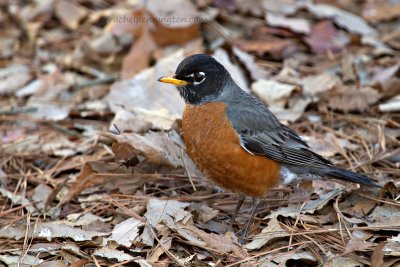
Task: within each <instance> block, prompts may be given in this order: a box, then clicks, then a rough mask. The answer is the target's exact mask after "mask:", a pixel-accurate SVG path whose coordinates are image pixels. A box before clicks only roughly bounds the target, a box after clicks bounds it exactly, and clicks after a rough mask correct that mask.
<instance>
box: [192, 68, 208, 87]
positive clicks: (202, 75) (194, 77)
mask: <svg viewBox="0 0 400 267" xmlns="http://www.w3.org/2000/svg"><path fill="white" fill-rule="evenodd" d="M192 75H193V80H194V82H193V84H194V85H198V84H201V83H202V82H204V80H205V79H206V74H205V73H204V72H202V71H200V72H198V73H196V74H194V73H193V74H192ZM196 76H200V77H203V79H201V81H196V78H200V77H196Z"/></svg>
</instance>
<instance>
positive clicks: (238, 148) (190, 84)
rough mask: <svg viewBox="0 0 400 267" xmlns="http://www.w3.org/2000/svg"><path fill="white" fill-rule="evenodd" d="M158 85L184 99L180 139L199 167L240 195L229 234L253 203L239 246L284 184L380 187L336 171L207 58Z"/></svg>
mask: <svg viewBox="0 0 400 267" xmlns="http://www.w3.org/2000/svg"><path fill="white" fill-rule="evenodd" d="M158 81H159V82H163V83H169V84H173V85H175V86H176V88H177V89H178V92H179V94H180V96H181V97H182V98H183V99H184V102H185V107H184V111H183V115H182V136H183V140H184V143H185V145H186V149H187V152H188V154H189V156H190V157H191V159H192V160H193V162H194V163H195V165H196V166H197V167H198V169H199V170H200V171H201V172H203V173H204V174H205V175H206V176H207V177H208V178H209V179H210V180H211V181H212V182H214V183H215V184H216V185H218V186H220V187H222V188H224V189H227V190H229V191H232V192H234V193H237V194H238V195H239V201H238V203H237V206H236V208H235V211H234V213H233V216H232V218H231V221H230V223H229V226H228V230H227V231H230V230H231V228H232V225H233V223H234V221H235V218H236V216H237V214H238V212H239V210H240V207H241V205H242V204H243V201H244V199H245V197H246V196H249V197H252V208H251V212H250V218H249V220H248V221H247V224H246V226H245V229H244V233H243V235H242V238H241V241H240V242H241V243H243V242H244V240H245V238H246V236H247V233H248V230H249V226H250V224H251V222H252V219H253V217H254V215H255V212H256V209H257V206H258V205H259V204H260V202H261V198H262V197H263V196H264V195H265V194H266V193H267V192H268V190H270V189H271V188H272V187H274V186H276V185H278V184H280V183H282V184H289V183H293V182H296V181H300V180H304V179H323V178H325V177H328V178H334V179H341V180H347V181H350V182H354V183H359V184H363V185H367V186H378V187H379V185H378V184H377V183H376V182H375V181H373V180H372V179H370V178H369V177H367V176H365V175H362V174H358V173H355V172H352V171H348V170H346V169H343V168H340V167H337V166H335V165H334V164H333V163H332V162H331V161H329V160H327V159H325V158H324V157H322V156H320V155H318V154H317V153H315V152H313V151H312V150H311V148H310V147H309V145H308V144H307V143H306V142H305V141H303V140H302V139H301V138H300V136H299V135H298V134H297V133H296V132H295V131H294V130H292V129H290V128H289V127H288V126H286V125H285V124H283V123H281V122H280V121H279V120H278V119H277V117H276V116H275V115H274V114H273V113H272V112H271V111H270V110H269V109H268V107H267V106H265V105H264V104H263V103H262V102H261V101H260V100H258V99H257V98H256V97H255V96H253V95H251V94H249V93H247V92H246V91H244V90H242V89H241V88H240V87H239V86H238V85H237V84H236V83H235V82H234V80H233V79H232V77H231V75H230V74H229V72H228V71H227V70H226V69H225V67H224V66H223V65H222V64H221V63H219V62H218V61H217V60H215V59H214V58H213V57H211V56H209V55H207V54H195V55H191V56H188V57H186V58H185V59H184V60H183V61H182V62H181V63H180V64H179V65H178V67H177V69H176V71H175V74H174V75H171V76H164V77H161V78H159V79H158Z"/></svg>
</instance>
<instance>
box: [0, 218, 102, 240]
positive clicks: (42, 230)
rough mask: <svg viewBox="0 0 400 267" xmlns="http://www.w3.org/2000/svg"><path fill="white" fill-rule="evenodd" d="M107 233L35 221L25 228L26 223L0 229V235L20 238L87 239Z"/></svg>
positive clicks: (59, 223) (61, 223)
mask: <svg viewBox="0 0 400 267" xmlns="http://www.w3.org/2000/svg"><path fill="white" fill-rule="evenodd" d="M108 234H109V233H104V232H96V231H84V230H82V229H80V228H77V227H71V226H68V225H66V224H64V223H63V222H62V221H60V222H45V223H40V222H39V223H37V224H36V225H35V226H34V225H31V226H30V227H29V228H26V225H18V226H11V227H8V228H3V229H0V237H2V238H10V239H15V240H20V239H22V238H24V237H25V236H28V237H29V238H35V239H36V238H39V239H43V238H44V239H47V240H48V241H50V240H53V239H56V238H71V239H72V240H74V241H89V240H92V239H93V238H94V237H101V236H106V235H108Z"/></svg>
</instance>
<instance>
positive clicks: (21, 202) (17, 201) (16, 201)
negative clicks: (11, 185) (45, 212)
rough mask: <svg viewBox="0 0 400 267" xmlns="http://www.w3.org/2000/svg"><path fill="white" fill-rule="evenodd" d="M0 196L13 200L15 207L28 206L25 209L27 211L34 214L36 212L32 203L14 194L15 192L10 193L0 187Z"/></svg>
mask: <svg viewBox="0 0 400 267" xmlns="http://www.w3.org/2000/svg"><path fill="white" fill-rule="evenodd" d="M0 194H1V195H2V196H3V197H6V198H8V199H9V200H11V202H12V203H13V204H14V205H22V206H26V207H25V209H27V210H28V211H29V212H32V213H33V212H35V211H36V210H35V208H34V207H33V206H32V204H31V202H30V201H29V200H28V199H27V198H25V197H24V196H22V195H18V194H14V193H13V192H10V191H8V190H7V189H5V188H2V187H0Z"/></svg>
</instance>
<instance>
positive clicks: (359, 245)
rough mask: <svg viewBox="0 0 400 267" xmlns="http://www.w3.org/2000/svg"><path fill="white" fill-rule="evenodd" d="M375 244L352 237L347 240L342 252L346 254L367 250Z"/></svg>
mask: <svg viewBox="0 0 400 267" xmlns="http://www.w3.org/2000/svg"><path fill="white" fill-rule="evenodd" d="M374 246H375V244H374V243H371V242H367V241H364V240H359V239H357V238H352V239H350V240H349V242H347V244H346V247H345V249H344V253H346V254H348V253H351V252H354V251H368V250H371V249H372V248H373V247H374Z"/></svg>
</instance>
